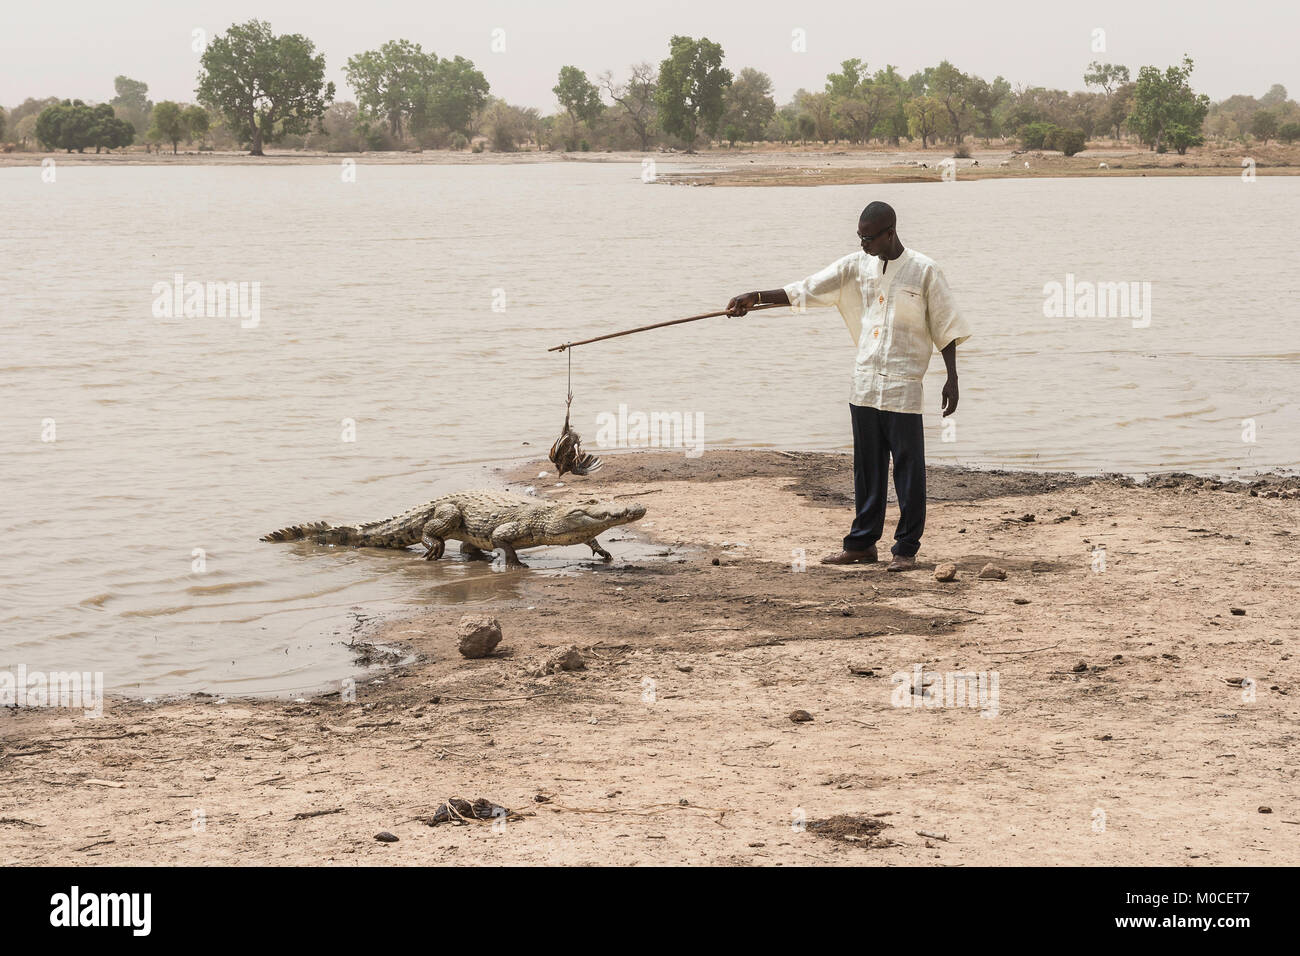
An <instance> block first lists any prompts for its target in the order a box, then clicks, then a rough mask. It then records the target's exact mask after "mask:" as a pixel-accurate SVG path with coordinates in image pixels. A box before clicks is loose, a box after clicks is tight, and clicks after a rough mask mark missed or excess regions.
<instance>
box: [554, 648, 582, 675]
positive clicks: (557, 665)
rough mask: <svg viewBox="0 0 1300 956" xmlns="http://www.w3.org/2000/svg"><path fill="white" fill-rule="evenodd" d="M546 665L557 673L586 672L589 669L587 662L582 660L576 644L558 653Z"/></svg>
mask: <svg viewBox="0 0 1300 956" xmlns="http://www.w3.org/2000/svg"><path fill="white" fill-rule="evenodd" d="M546 664H547V667H553V668H554V669H555V670H556V671H580V670H585V669H586V667H587V662H586V661H585V660H583V659H582V653H581V652H580V651H579V650H578V648H577V645H575V644H570V645H569V646H568V647H566V648H564V649H563V650H561V651H556V652H555V653H554V654H553V655H551V659H550V660H549V661H547V662H546Z"/></svg>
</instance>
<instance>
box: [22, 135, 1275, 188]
mask: <svg viewBox="0 0 1300 956" xmlns="http://www.w3.org/2000/svg"><path fill="white" fill-rule="evenodd" d="M951 158H952V151H951V149H950V148H946V147H945V148H940V147H935V148H931V149H927V150H919V149H901V148H899V149H868V148H846V147H844V146H842V145H835V146H828V147H825V148H820V147H807V148H802V149H793V148H788V147H787V148H771V149H746V148H743V147H742V148H737V149H726V148H722V147H719V148H712V149H708V150H705V151H703V152H699V153H693V154H688V153H680V152H658V151H651V152H644V153H643V152H637V151H620V152H613V151H611V152H602V153H592V152H585V153H584V152H574V153H566V152H540V151H521V152H514V153H493V152H483V153H470V152H452V151H447V150H428V151H410V152H406V151H387V152H367V153H324V152H316V151H308V150H282V151H276V150H270V151H268V153H267V155H266V156H263V157H253V156H250V155H248V154H247V153H246V152H242V151H223V152H219V153H218V152H209V153H198V152H188V153H181V154H179V155H176V156H173V155H171V154H168V153H150V154H146V153H138V152H124V153H102V154H95V153H38V152H30V153H18V152H14V153H0V168H5V167H22V168H32V167H35V168H40V167H41V164H42V163H43V162H44V161H45V160H53V161H54V162H55V163H56V165H58V164H62V165H72V166H105V167H130V166H262V167H266V166H275V167H283V166H312V165H336V164H340V163H343V162H353V163H356V164H357V165H359V166H365V165H370V166H478V165H488V166H499V165H512V166H521V165H522V166H528V165H535V164H539V163H596V164H605V163H622V164H635V165H638V166H640V165H641V164H643V162H645V161H646V160H651V161H653V162H654V164H655V167H656V169H657V168H658V167H659V166H663V167H666V168H667V170H668V171H666V172H656V175H655V178H654V180H653V183H654V184H655V185H680V186H821V185H837V186H839V185H879V184H890V183H923V182H942V181H943V169H942V168H941V166H940V164H941V163H943V162H945V161H946V160H948V159H951ZM1247 159H1250V160H1253V161H1254V162H1255V166H1254V172H1255V174H1256V175H1258V176H1296V175H1300V146H1291V147H1287V146H1282V145H1279V144H1271V145H1263V146H1258V145H1257V146H1256V147H1252V148H1250V149H1247V148H1246V147H1241V148H1239V149H1238V148H1233V149H1224V148H1220V147H1202V148H1199V149H1195V150H1191V151H1189V152H1188V154H1187V155H1186V156H1179V155H1177V154H1176V153H1166V154H1156V153H1153V152H1151V151H1149V150H1146V149H1141V148H1134V147H1132V146H1128V147H1115V146H1103V145H1097V146H1094V148H1092V149H1088V150H1085V151H1083V152H1082V153H1079V154H1078V155H1076V156H1073V157H1065V156H1063V155H1061V154H1060V153H1054V152H1044V151H1041V150H1029V151H1025V150H1019V149H1015V148H1013V147H1012V146H1004V147H1000V148H993V147H975V148H972V149H971V158H969V159H955V160H953V163H954V173H953V175H954V176H955V178H956V180H957V181H966V180H973V181H981V180H987V179H1049V178H1113V177H1143V176H1151V177H1157V176H1160V177H1163V176H1237V177H1240V176H1241V175H1242V172H1243V161H1245V160H1247ZM679 166H686V167H696V168H694V169H688V170H685V171H682V170H676V171H674V170H673V169H672V167H679Z"/></svg>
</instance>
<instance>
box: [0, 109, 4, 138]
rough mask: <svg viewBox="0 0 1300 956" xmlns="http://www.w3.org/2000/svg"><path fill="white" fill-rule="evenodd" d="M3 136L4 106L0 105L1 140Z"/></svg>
mask: <svg viewBox="0 0 1300 956" xmlns="http://www.w3.org/2000/svg"><path fill="white" fill-rule="evenodd" d="M4 137H5V111H4V107H2V106H0V140H3V139H4Z"/></svg>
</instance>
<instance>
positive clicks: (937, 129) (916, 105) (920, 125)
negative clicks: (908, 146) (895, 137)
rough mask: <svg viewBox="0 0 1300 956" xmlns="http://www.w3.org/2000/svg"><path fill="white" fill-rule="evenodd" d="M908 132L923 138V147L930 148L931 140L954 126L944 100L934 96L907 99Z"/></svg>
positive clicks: (913, 136)
mask: <svg viewBox="0 0 1300 956" xmlns="http://www.w3.org/2000/svg"><path fill="white" fill-rule="evenodd" d="M905 110H906V112H907V132H908V135H910V136H911V137H912V139H918V138H919V139H920V140H921V148H922V149H929V147H930V140H931V139H937V138H938V137H939V136H941V135H943V134H945V133H947V132H948V131H949V130H950V129H951V128H952V127H951V123H950V120H949V118H948V111H947V110H946V109H945V108H944V105H943V102H942V101H941V100H939V99H938V98H937V97H933V96H917V97H914V98H912V99H910V100H908V101H907V106H906V107H905Z"/></svg>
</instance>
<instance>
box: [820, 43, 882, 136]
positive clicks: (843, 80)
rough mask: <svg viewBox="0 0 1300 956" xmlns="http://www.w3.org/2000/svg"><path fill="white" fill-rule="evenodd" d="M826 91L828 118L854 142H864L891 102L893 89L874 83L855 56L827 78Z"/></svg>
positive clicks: (863, 65)
mask: <svg viewBox="0 0 1300 956" xmlns="http://www.w3.org/2000/svg"><path fill="white" fill-rule="evenodd" d="M826 93H827V95H829V96H830V100H831V104H830V105H831V120H832V121H833V123H834V124H835V126H836V127H837V129H838V130H839V131H841V132H843V133H844V135H845V136H846V137H848V139H849V140H851V141H852V142H855V143H865V142H867V140H869V139H870V138H871V135H872V132H873V130H874V129H875V128H876V124H877V123H879V122H880V120H881V119H882V118H883V117H884V115H885V113H886V111H887V110H888V109H889V106H890V103H891V101H892V95H891V94H892V90H891V89H890V88H889V87H888V86H887V85H885V84H882V83H877V82H873V81H872V79H871V76H870V74H868V73H867V64H865V63H863V62H862V61H861V60H860V59H858V58H857V57H854V58H853V59H851V60H844V61H843V62H842V63H841V64H840V72H839V73H831V74H829V75H828V76H827V77H826Z"/></svg>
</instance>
